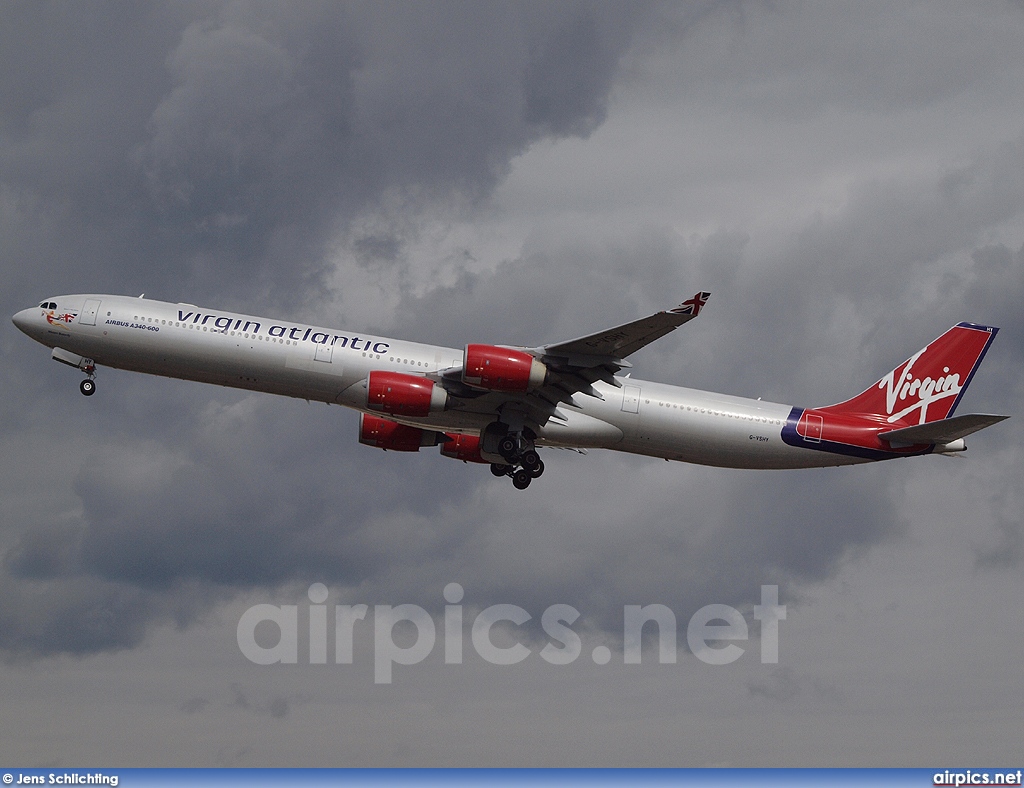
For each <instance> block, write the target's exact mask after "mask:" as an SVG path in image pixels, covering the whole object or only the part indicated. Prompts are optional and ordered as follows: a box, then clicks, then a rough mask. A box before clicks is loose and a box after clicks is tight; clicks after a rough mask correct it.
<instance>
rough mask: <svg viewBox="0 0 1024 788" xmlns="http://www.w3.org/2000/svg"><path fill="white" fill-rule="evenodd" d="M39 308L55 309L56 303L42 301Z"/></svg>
mask: <svg viewBox="0 0 1024 788" xmlns="http://www.w3.org/2000/svg"><path fill="white" fill-rule="evenodd" d="M39 308H40V309H56V308H57V302H56V301H44V302H43V303H41V304H40V305H39Z"/></svg>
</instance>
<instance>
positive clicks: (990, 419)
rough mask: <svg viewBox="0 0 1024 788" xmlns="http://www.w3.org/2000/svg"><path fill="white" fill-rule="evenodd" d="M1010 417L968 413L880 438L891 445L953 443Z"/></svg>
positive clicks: (907, 428) (893, 431) (888, 433)
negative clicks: (893, 443) (894, 443)
mask: <svg viewBox="0 0 1024 788" xmlns="http://www.w3.org/2000/svg"><path fill="white" fill-rule="evenodd" d="M1008 418H1010V417H1009V416H991V415H988V414H985V413H968V414H966V415H964V416H953V417H952V418H949V419H942V420H941V421H930V422H928V423H927V424H918V425H915V426H913V427H904V428H903V429H901V430H892V431H891V432H882V433H880V434H879V436H878V437H879V438H881V439H882V440H885V441H889V442H890V443H891V442H893V441H896V442H899V443H909V444H915V443H916V444H920V443H936V444H942V443H952V442H953V441H955V440H957V439H958V438H964V437H966V436H968V435H970V434H971V433H972V432H977V431H978V430H983V429H985V427H990V426H992V425H993V424H996V423H998V422H1000V421H1002V420H1003V419H1008Z"/></svg>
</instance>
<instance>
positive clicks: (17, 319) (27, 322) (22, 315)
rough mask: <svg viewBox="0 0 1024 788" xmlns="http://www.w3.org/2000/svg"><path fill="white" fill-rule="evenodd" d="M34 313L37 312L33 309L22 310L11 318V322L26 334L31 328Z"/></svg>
mask: <svg viewBox="0 0 1024 788" xmlns="http://www.w3.org/2000/svg"><path fill="white" fill-rule="evenodd" d="M36 311H37V310H35V309H22V310H21V311H20V312H18V314H16V315H15V316H14V317H12V318H11V322H12V323H14V325H16V326H17V327H18V328H19V329H20V330H21V331H23V332H24V333H26V334H27V333H29V331H30V330H31V328H32V318H33V316H34V315H35V313H36Z"/></svg>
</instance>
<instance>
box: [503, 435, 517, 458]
mask: <svg viewBox="0 0 1024 788" xmlns="http://www.w3.org/2000/svg"><path fill="white" fill-rule="evenodd" d="M518 448H519V441H517V440H516V439H515V438H514V437H513V436H512V435H506V436H505V437H504V438H502V439H501V442H500V443H498V453H499V454H500V455H501V456H502V457H504V458H505V459H506V460H511V459H512V458H513V457H515V456H516V450H517V449H518Z"/></svg>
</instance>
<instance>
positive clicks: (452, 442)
mask: <svg viewBox="0 0 1024 788" xmlns="http://www.w3.org/2000/svg"><path fill="white" fill-rule="evenodd" d="M445 438H446V439H447V440H445V441H444V442H442V443H441V454H443V455H444V456H445V457H451V458H452V459H453V460H462V461H463V462H482V463H485V464H486V463H487V462H488V461H487V460H485V459H484V458H483V457H481V456H480V436H479V435H452V434H451V433H445Z"/></svg>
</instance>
